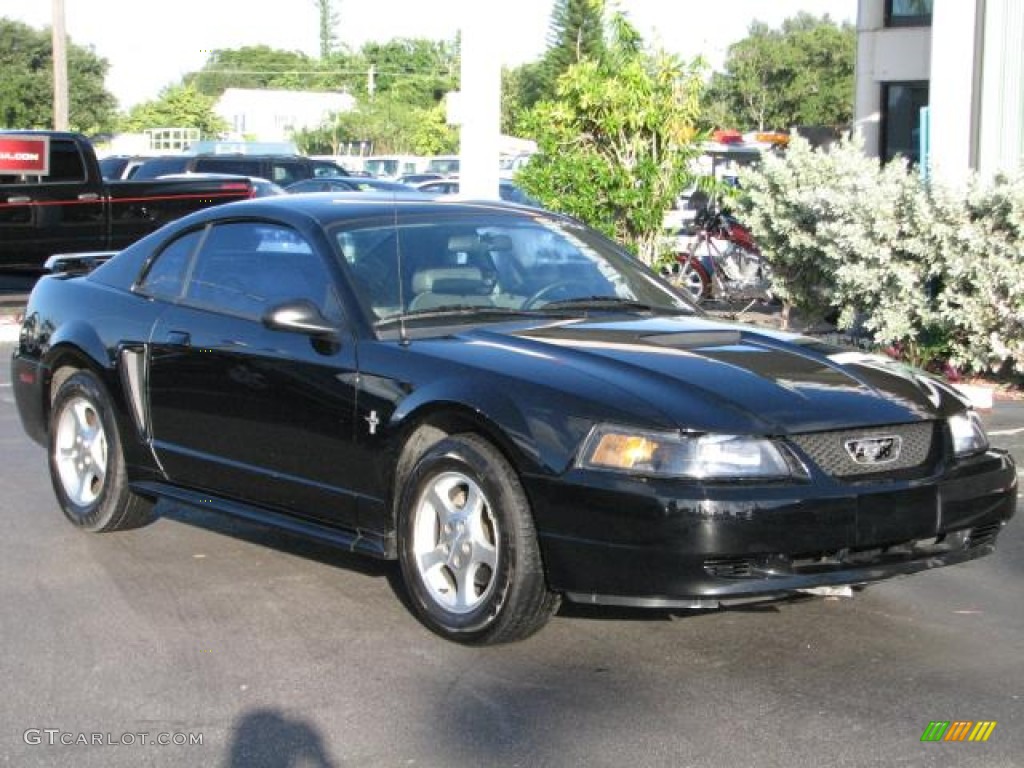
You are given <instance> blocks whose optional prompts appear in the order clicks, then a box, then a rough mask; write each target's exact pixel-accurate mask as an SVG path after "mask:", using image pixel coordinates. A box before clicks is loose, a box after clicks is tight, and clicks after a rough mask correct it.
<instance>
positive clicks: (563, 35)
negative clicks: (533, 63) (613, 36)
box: [541, 0, 605, 96]
mask: <svg viewBox="0 0 1024 768" xmlns="http://www.w3.org/2000/svg"><path fill="white" fill-rule="evenodd" d="M604 10H605V3H604V0H555V5H554V7H553V8H552V10H551V19H550V22H549V25H548V39H547V44H548V45H547V50H546V51H545V52H544V57H543V59H542V60H541V69H542V73H543V76H544V82H545V85H546V92H545V93H544V95H545V96H550V95H554V93H555V88H556V84H557V82H558V78H559V77H561V75H562V73H563V72H565V71H566V70H567V69H568V68H569V67H571V66H572V65H573V64H577V63H578V62H580V61H583V59H594V60H596V61H600V60H601V58H602V57H603V55H604V50H605V45H604Z"/></svg>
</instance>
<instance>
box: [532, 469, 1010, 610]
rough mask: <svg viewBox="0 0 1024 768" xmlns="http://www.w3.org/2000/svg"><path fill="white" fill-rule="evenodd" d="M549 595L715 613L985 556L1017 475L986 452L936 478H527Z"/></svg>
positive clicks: (1005, 515) (1006, 513)
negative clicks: (783, 481)
mask: <svg viewBox="0 0 1024 768" xmlns="http://www.w3.org/2000/svg"><path fill="white" fill-rule="evenodd" d="M526 486H527V493H528V494H529V496H530V499H531V502H532V504H533V509H534V514H535V518H536V523H537V528H538V532H539V535H540V542H541V551H542V554H543V557H544V561H545V567H546V570H547V574H548V582H549V585H550V587H551V588H552V589H554V590H556V591H559V592H562V593H564V594H565V595H566V596H568V597H569V598H571V599H573V600H576V601H583V602H592V603H605V604H615V605H637V606H650V607H713V606H714V605H717V604H718V602H720V601H727V600H732V599H747V598H752V597H758V596H772V595H784V594H787V593H790V592H793V591H795V590H801V589H809V588H814V587H821V586H835V585H843V584H861V583H865V582H871V581H878V580H880V579H886V578H890V577H892V576H899V575H903V574H908V573H914V572H916V571H921V570H925V569H929V568H936V567H941V566H945V565H953V564H956V563H961V562H965V561H967V560H972V559H974V558H977V557H981V556H983V555H986V554H989V553H991V552H992V551H994V548H995V540H996V537H997V535H998V533H999V531H1000V530H1001V528H1002V526H1003V525H1004V524H1005V523H1006V521H1007V520H1009V519H1010V518H1011V517H1012V516H1013V514H1014V511H1015V509H1016V498H1017V473H1016V468H1015V466H1014V462H1013V459H1012V458H1011V457H1010V456H1009V454H1007V453H1006V452H1004V451H999V450H990V451H988V452H986V453H985V454H983V455H980V456H977V457H973V458H971V459H969V460H966V461H962V462H959V463H957V464H956V465H953V466H952V467H950V468H948V469H947V470H946V471H945V472H944V473H943V474H942V475H941V476H940V477H937V478H928V479H924V480H914V481H899V482H877V481H876V482H872V483H845V484H844V483H837V482H832V483H812V484H807V485H785V486H783V485H777V486H771V485H759V486H752V485H738V484H719V485H706V484H690V485H685V486H684V485H682V484H681V483H677V482H672V481H665V480H649V479H643V478H632V477H625V476H619V475H613V474H610V473H595V472H588V471H584V470H573V471H571V472H570V473H569V474H567V475H566V476H564V477H562V478H559V479H557V480H552V479H550V478H539V477H529V478H526Z"/></svg>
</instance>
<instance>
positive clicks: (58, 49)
mask: <svg viewBox="0 0 1024 768" xmlns="http://www.w3.org/2000/svg"><path fill="white" fill-rule="evenodd" d="M69 125H70V123H69V121H68V36H67V31H66V29H65V26H64V0H53V128H54V130H56V131H66V130H68V128H69Z"/></svg>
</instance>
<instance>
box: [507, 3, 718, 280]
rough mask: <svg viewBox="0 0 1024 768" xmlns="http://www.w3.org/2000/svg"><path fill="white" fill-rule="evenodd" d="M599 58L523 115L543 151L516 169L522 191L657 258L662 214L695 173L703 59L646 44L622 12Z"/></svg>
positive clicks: (648, 258)
mask: <svg viewBox="0 0 1024 768" xmlns="http://www.w3.org/2000/svg"><path fill="white" fill-rule="evenodd" d="M611 27H612V28H611V35H609V44H608V48H607V50H606V52H605V55H604V56H603V58H602V60H600V61H598V60H594V59H589V58H585V59H583V60H582V61H580V62H579V63H577V64H574V65H572V66H570V67H569V69H568V70H567V71H566V72H565V74H564V75H562V77H561V78H560V79H559V81H558V89H557V100H555V101H543V102H541V103H539V104H538V105H537V106H536V107H535V108H534V109H533V110H531V111H530V112H529V113H528V114H527V115H526V117H525V118H524V124H525V125H526V126H527V127H528V128H529V131H528V135H530V136H532V137H533V138H534V139H536V141H537V144H538V148H539V153H538V155H536V156H535V157H534V158H533V159H532V160H531V161H530V163H529V164H528V165H527V166H526V167H525V168H524V169H523V170H522V171H520V173H519V175H518V177H517V178H518V179H519V181H520V183H521V184H522V185H523V187H524V188H525V189H526V191H527V192H528V193H529V194H531V195H532V196H534V197H536V198H537V199H539V200H540V201H541V202H542V203H543V204H544V205H546V206H548V207H550V208H553V209H555V210H559V211H564V212H566V213H569V214H572V215H574V216H576V217H578V218H581V219H583V220H584V221H586V222H587V223H589V224H591V225H593V226H596V227H597V228H599V229H601V230H602V231H604V232H605V233H607V234H608V235H610V236H612V237H614V238H616V239H618V240H620V241H623V242H625V243H626V244H627V246H629V247H630V248H632V249H633V250H634V251H635V252H636V253H637V255H638V256H639V257H640V258H641V259H642V260H643V261H645V262H646V263H648V264H653V263H654V262H655V261H656V260H657V258H658V256H659V253H658V246H659V241H660V239H661V233H662V218H663V216H664V213H665V211H666V210H668V209H669V207H671V205H672V203H673V201H674V200H675V199H676V197H677V196H678V195H679V192H680V191H681V190H682V189H683V188H684V187H685V186H686V185H687V183H688V182H689V181H690V180H691V179H692V174H691V171H690V161H691V160H692V159H693V158H694V157H695V156H696V155H697V154H698V151H699V150H698V148H697V145H696V143H695V141H696V139H697V138H698V135H697V132H696V129H695V124H696V120H697V116H698V114H699V104H700V93H701V89H702V86H703V78H702V71H701V70H702V64H700V63H699V62H694V63H691V64H689V65H686V64H684V63H683V62H681V61H680V60H679V59H678V58H677V57H675V56H671V55H669V54H667V53H664V52H655V53H653V54H649V53H647V52H646V51H644V50H643V47H642V45H641V40H640V37H639V35H638V34H637V33H636V30H635V29H634V28H633V27H632V26H630V25H629V23H628V22H627V21H626V20H625V19H624V18H623V17H622V16H618V15H617V16H615V17H613V19H612V22H611Z"/></svg>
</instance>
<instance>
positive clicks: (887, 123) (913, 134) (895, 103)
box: [882, 81, 928, 163]
mask: <svg viewBox="0 0 1024 768" xmlns="http://www.w3.org/2000/svg"><path fill="white" fill-rule="evenodd" d="M927 106H928V83H927V81H919V82H910V83H883V84H882V159H883V160H885V161H886V162H888V161H889V160H892V159H893V158H894V157H896V156H897V155H901V156H903V157H905V158H907V159H908V160H910V162H912V163H917V162H919V161H920V159H921V108H922V107H927Z"/></svg>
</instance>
